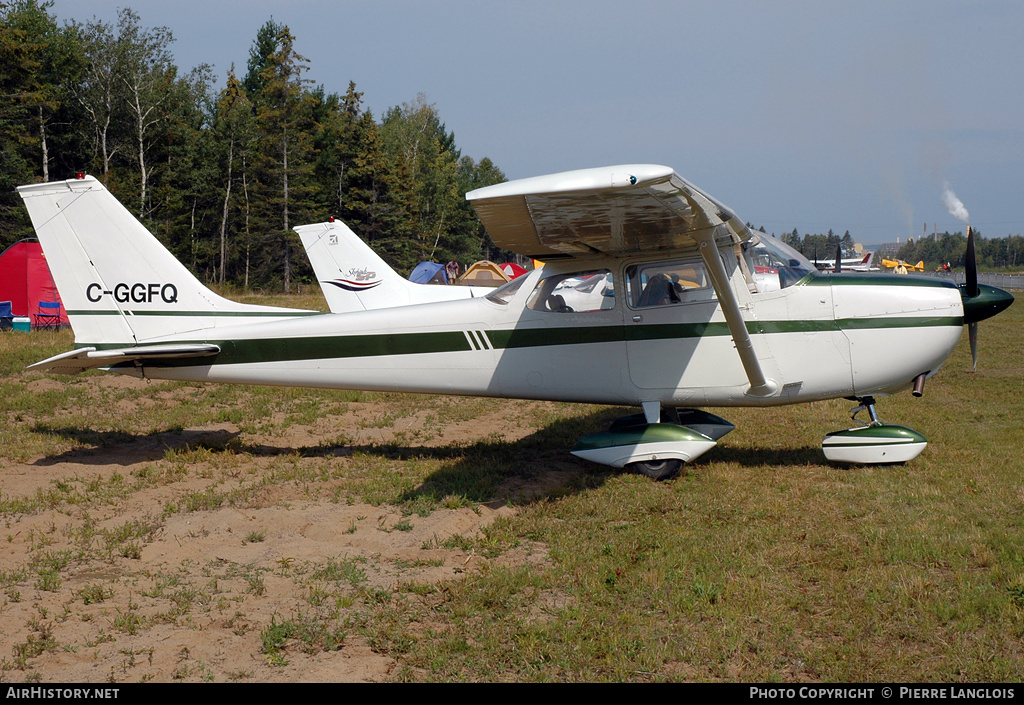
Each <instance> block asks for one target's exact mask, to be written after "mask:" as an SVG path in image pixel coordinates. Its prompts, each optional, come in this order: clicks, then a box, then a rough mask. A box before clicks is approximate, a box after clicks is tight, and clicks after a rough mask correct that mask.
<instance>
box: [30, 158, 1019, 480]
mask: <svg viewBox="0 0 1024 705" xmlns="http://www.w3.org/2000/svg"><path fill="white" fill-rule="evenodd" d="M18 190H19V193H20V194H21V196H22V197H23V199H24V201H25V204H26V206H27V208H28V211H29V214H30V216H31V218H32V223H33V225H34V226H35V229H36V232H37V234H38V236H39V240H40V242H41V243H42V246H43V249H44V251H45V253H46V257H47V261H48V263H49V265H50V269H51V270H52V272H53V275H54V279H55V281H56V282H57V286H58V289H59V291H60V295H61V298H62V299H63V301H64V303H65V306H66V307H67V310H68V316H69V318H70V320H71V325H72V327H73V328H74V331H75V344H76V349H74V350H72V351H69V352H66V353H63V354H60V355H57V356H55V357H52V358H49V359H47V360H44V361H42V362H39V363H36V364H34V365H32V366H31V369H37V370H44V371H51V372H58V373H77V372H81V371H83V370H87V369H91V368H102V369H105V370H107V371H109V372H115V373H121V374H130V375H134V376H139V377H147V378H158V379H179V380H198V381H207V382H235V383H248V384H269V385H286V386H309V387H326V388H343V389H361V390H388V391H403V392H416V393H430V394H457V395H477V396H495V397H517V398H525V399H548V400H556V401H573V402H591V403H599V404H616V405H634V406H638V407H640V408H641V409H642V412H643V413H642V414H638V415H635V416H630V417H626V418H623V419H619V420H618V421H616V422H615V423H613V424H612V426H611V428H609V429H608V430H607V431H604V432H601V433H596V434H592V435H590V436H586V437H584V438H582V439H580V441H579V443H578V444H577V445H576V447H575V448H574V449H573V453H574V454H576V455H577V456H579V457H582V458H586V459H590V460H593V461H596V462H599V463H604V464H607V465H611V466H614V467H629V468H631V469H634V470H637V471H639V472H642V473H644V474H646V475H648V476H651V477H654V478H657V479H661V478H665V477H669V476H671V475H673V474H675V473H676V472H678V470H679V468H680V464H681V463H682V462H686V461H689V460H692V459H693V458H695V457H697V456H698V455H700V454H701V453H703V452H705V451H706V450H708V449H709V448H711V447H713V446H714V445H715V442H716V441H717V440H718V439H719V438H720V437H721V436H722V435H724V434H725V433H727V432H728V431H729V430H731V428H732V425H731V424H729V422H727V421H725V420H724V419H721V418H720V417H718V416H715V415H713V414H710V413H708V412H705V411H700V410H698V409H696V408H692V407H709V406H710V407H728V406H776V405H782V404H792V403H800V402H807V401H814V400H821V399H830V398H836V397H843V398H849V399H851V400H853V401H855V402H857V404H858V407H857V408H856V409H855V410H854V417H855V418H856V414H857V413H859V412H860V411H861V410H865V409H866V410H867V411H868V412H869V415H870V417H871V421H870V422H867V423H865V424H864V425H862V426H861V427H858V428H853V429H847V430H844V431H838V432H836V433H832V434H829V435H828V436H826V438H825V440H824V442H823V444H822V446H823V449H824V452H825V455H826V457H827V458H829V459H832V460H836V461H841V462H882V463H891V462H902V461H906V460H910V459H912V458H914V457H916V456H917V455H918V454H919V453H920V452H921V450H922V449H923V448H924V445H925V439H924V437H923V436H921V435H920V434H918V433H916V432H915V431H912V430H910V429H906V428H904V427H901V426H891V425H886V424H882V423H880V422H879V421H878V418H877V415H876V413H875V399H874V397H875V396H881V395H887V394H892V393H895V392H899V391H902V390H905V389H908V388H911V387H913V388H914V390H915V393H919V392H920V391H921V389H922V387H923V384H924V380H925V379H926V378H927V377H928V376H930V375H932V374H934V373H935V372H936V370H938V368H939V366H940V365H941V364H942V362H943V361H944V360H945V359H946V358H947V357H948V356H949V354H950V353H951V352H952V350H953V348H954V346H955V345H956V343H957V340H958V339H959V337H960V330H961V327H962V326H963V325H964V324H969V325H970V327H971V329H972V339H973V337H974V336H973V333H974V329H975V328H976V323H977V321H979V320H982V319H984V318H987V317H989V316H992V315H995V314H996V313H998V312H999V311H1001V310H1002V309H1004V308H1005V307H1006V306H1008V305H1009V304H1010V303H1011V302H1012V300H1013V299H1012V297H1011V296H1010V295H1009V294H1007V293H1006V292H1003V291H1002V290H1000V289H996V288H994V287H987V286H979V285H978V284H977V277H976V274H974V275H973V279H972V275H971V272H970V271H969V272H968V275H969V276H968V283H967V284H966V285H965V286H963V287H961V288H957V287H956V286H955V285H952V284H949V283H947V282H945V281H941V280H933V279H928V278H923V277H922V278H915V277H906V276H886V275H867V274H850V275H826V274H821V273H818V272H817V271H816V270H815V268H814V266H813V265H811V264H810V263H809V262H808V261H807V260H806V259H804V258H803V257H802V256H800V255H799V254H798V253H796V252H795V251H792V250H790V249H789V248H787V247H785V246H783V245H782V244H781V243H779V242H777V241H774V240H773V239H772V238H767V237H764V236H763V235H761V234H758V233H754V232H752V231H751V230H750V229H749V228H748V227H746V226H745V225H744V224H743V222H742V221H741V220H740V219H739V218H738V217H736V215H735V214H734V213H733V212H732V211H731V210H729V209H728V208H727V207H725V206H724V205H722V204H721V203H719V202H718V201H716V200H715V199H713V198H711V197H710V196H708V195H707V194H705V193H703V192H702V191H700V190H699V189H697V188H696V187H695V186H693V185H692V184H690V183H689V182H687V181H685V180H684V179H682V178H681V177H680V176H678V175H677V174H676V173H675V172H674V171H673V170H672V169H669V168H667V167H662V166H652V165H628V166H617V167H610V168H600V169H586V170H581V171H573V172H566V173H562V174H553V175H549V176H541V177H536V178H530V179H522V180H518V181H512V182H508V183H504V184H498V185H495V186H489V187H486V188H483V189H478V190H476V191H473V192H470V193H469V194H467V198H468V199H469V200H470V201H471V202H472V203H473V205H474V207H475V208H476V211H477V213H478V214H479V216H480V219H481V220H482V222H483V223H484V225H485V227H486V228H487V230H488V232H489V233H490V235H491V237H492V239H493V240H494V242H495V243H496V244H497V245H498V246H500V247H502V248H505V249H509V250H513V251H516V252H519V253H521V254H524V255H527V256H530V257H533V258H535V259H540V260H543V261H544V262H545V263H546V264H545V266H544V267H543V268H541V269H538V270H535V271H533V272H531V273H530V274H529V275H527V276H522V277H519V278H517V279H514V280H512V281H511V282H509V283H508V284H506V285H504V286H502V287H499V288H497V289H495V290H493V291H491V292H489V293H487V295H485V296H483V297H475V296H474V297H473V298H462V299H460V300H454V301H437V302H433V303H420V304H416V303H410V304H409V305H400V306H389V307H386V308H371V309H369V310H352V311H351V312H349V313H331V314H321V313H318V312H315V311H303V310H295V309H285V308H275V307H267V306H252V305H244V304H239V303H236V302H233V301H229V300H227V299H224V298H222V297H220V296H218V295H216V294H214V293H213V292H212V291H210V290H209V289H207V288H206V287H205V286H204V285H203V284H202V283H201V282H199V280H198V279H196V277H195V276H193V275H192V274H191V273H190V272H189V271H188V270H187V269H186V268H185V267H184V266H182V265H181V264H180V263H179V262H178V261H177V260H176V259H175V258H174V257H173V256H172V255H171V254H170V253H169V252H168V251H167V250H166V249H165V248H164V247H163V246H162V245H161V244H160V243H159V242H158V241H157V240H156V238H154V237H153V236H152V235H151V234H150V233H149V232H148V231H147V230H146V229H145V228H144V227H143V226H142V224H141V223H139V222H138V221H137V220H136V219H135V218H134V217H133V216H132V215H131V214H130V213H129V212H128V211H127V210H126V209H125V208H124V207H123V206H122V205H121V204H120V203H119V202H118V201H117V200H116V199H115V198H114V197H113V196H111V195H110V194H109V193H108V192H107V191H106V189H104V188H103V186H102V185H101V184H100V183H99V182H98V181H96V180H95V179H93V178H91V177H85V178H81V179H73V180H69V181H62V182H54V183H46V184H36V185H30V186H22V187H20V188H19V189H18ZM972 242H973V241H972ZM969 254H970V251H969ZM595 278H599V279H595ZM352 281H353V282H354V283H356V284H359V285H361V287H362V288H364V289H365V288H366V287H367V286H369V285H371V284H372V281H371V279H366V280H365V281H358V280H352ZM585 282H594V283H595V286H593V287H588V286H585V285H583V284H584V283H585ZM597 282H600V285H599V286H598V285H596V284H597ZM581 285H583V286H581ZM357 288H359V287H357ZM353 308H355V307H353ZM361 308H365V306H361ZM908 330H911V331H913V333H914V334H913V335H910V336H908V335H905V333H906V331H908Z"/></svg>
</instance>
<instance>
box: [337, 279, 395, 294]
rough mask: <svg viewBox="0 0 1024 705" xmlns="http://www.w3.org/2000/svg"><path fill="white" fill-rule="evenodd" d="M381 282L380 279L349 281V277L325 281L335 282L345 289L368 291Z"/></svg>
mask: <svg viewBox="0 0 1024 705" xmlns="http://www.w3.org/2000/svg"><path fill="white" fill-rule="evenodd" d="M380 283H381V281H380V280H379V279H378V280H377V281H375V282H354V281H349V280H348V279H335V280H333V281H325V282H324V284H333V285H334V286H336V287H338V288H340V289H344V290H345V291H368V290H370V289H372V288H373V287H375V286H377V285H378V284H380Z"/></svg>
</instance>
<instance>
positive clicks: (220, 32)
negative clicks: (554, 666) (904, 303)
mask: <svg viewBox="0 0 1024 705" xmlns="http://www.w3.org/2000/svg"><path fill="white" fill-rule="evenodd" d="M126 5H127V6H130V7H132V8H133V9H134V10H135V11H136V12H137V13H138V14H139V16H140V18H141V22H142V25H143V26H145V27H167V28H169V29H170V30H171V32H172V33H173V36H174V39H175V41H174V44H173V45H172V50H173V53H174V56H175V60H176V63H177V64H178V66H179V67H180V68H181V69H182V70H183V71H187V70H189V69H191V68H193V67H195V66H197V65H199V64H203V63H206V64H210V65H212V67H213V70H214V72H215V74H216V76H217V77H218V79H219V80H220V82H221V83H220V85H223V81H224V77H225V76H226V74H227V71H228V69H229V68H230V67H231V65H232V64H234V65H235V68H236V72H237V73H238V74H239V75H240V76H241V75H244V74H245V65H246V62H247V60H248V57H249V49H250V47H251V46H252V43H253V39H254V38H255V36H256V32H257V30H258V29H259V28H260V27H261V26H262V25H263V24H264V23H266V22H267V21H268V20H269V19H271V18H273V19H274V20H276V21H277V22H280V23H283V24H286V25H287V26H288V27H289V29H290V30H291V32H292V34H293V35H294V36H295V39H296V42H295V49H296V51H297V52H298V53H299V54H301V55H303V56H305V57H306V58H307V59H309V67H310V70H309V72H308V75H307V77H308V78H310V79H311V80H313V81H314V82H315V83H317V84H320V85H323V86H324V88H325V89H326V90H327V91H328V92H336V93H344V92H345V91H346V90H347V88H348V85H349V82H350V81H352V82H355V85H356V90H358V91H361V92H362V93H363V100H364V105H365V107H366V108H367V109H369V110H371V111H372V112H373V114H374V116H375V117H377V118H378V119H379V118H380V117H381V115H383V113H384V112H385V111H386V110H387V109H388V108H390V107H392V106H396V105H401V104H402V103H407V102H412V101H414V100H415V99H416V97H417V95H418V94H421V93H422V94H423V95H424V96H425V97H426V100H427V102H429V103H433V104H434V105H435V106H436V108H437V110H438V112H439V114H440V116H441V119H442V120H443V121H444V123H445V125H446V127H447V129H448V130H450V131H452V132H453V133H454V135H455V142H456V145H457V146H458V147H459V148H460V149H461V150H462V154H463V155H468V156H471V157H473V158H474V159H476V160H480V159H482V158H483V157H488V158H490V159H491V160H492V161H493V162H494V163H495V164H496V165H497V166H498V167H499V168H500V169H501V170H502V171H503V172H504V173H505V174H506V176H508V178H509V179H517V178H525V177H530V176H537V175H541V174H548V173H554V172H559V171H567V170H570V169H581V168H588V167H597V166H608V165H614V164H637V163H653V164H663V165H666V166H670V167H672V168H673V169H675V171H676V172H677V173H679V174H680V175H681V176H683V177H684V178H686V179H687V180H688V181H690V182H691V183H693V184H695V185H697V186H698V187H699V188H701V189H703V190H704V191H706V192H707V193H709V194H710V195H712V196H714V197H715V198H716V199H718V200H719V201H721V202H723V203H725V204H727V205H728V206H729V207H730V208H731V209H732V210H733V211H734V212H735V213H736V214H737V215H739V217H740V218H742V219H743V220H746V221H748V222H750V223H752V224H753V225H754V226H755V227H757V226H764V228H765V229H766V230H767V231H768V232H775V233H778V234H781V233H783V232H789V231H791V230H792V229H793V228H796V229H797V230H798V231H799V232H800V233H801V234H803V233H808V232H810V233H824V232H827V231H828V230H829V229H831V230H833V231H835V232H836V233H837V234H840V235H841V234H843V233H844V232H845V231H847V230H849V231H850V233H851V235H853V237H854V239H855V240H857V241H859V242H863V243H866V244H877V243H884V242H894V241H896V240H897V238H898V239H899V240H900V241H901V242H903V241H905V240H906V239H907V238H908V237H915V238H916V237H920V236H921V235H922V234H924V232H925V229H927V232H928V233H931V232H932V231H933V230H934V229H936V228H937V229H938V231H939V232H940V233H941V232H943V231H946V230H948V231H950V232H956V231H963V230H964V227H965V226H964V224H963V223H962V222H961V220H958V219H957V218H955V217H954V216H953V215H952V214H951V213H950V211H951V210H953V209H951V208H949V207H947V202H951V201H950V200H949V198H948V193H946V198H945V199H944V193H945V192H946V191H947V190H949V191H952V192H954V193H955V195H956V197H957V199H958V200H959V201H960V202H961V203H962V204H963V206H964V208H965V209H966V211H967V212H968V214H969V218H970V223H971V225H973V226H974V227H975V228H977V229H978V230H979V231H980V232H981V234H982V235H983V236H988V237H999V236H1003V235H1006V234H1021V233H1024V173H1022V172H1024V81H1022V80H1021V76H1022V75H1024V41H1021V40H1020V36H1019V35H1020V32H1021V29H1022V28H1024V3H1020V2H1017V1H1016V0H974V1H969V0H963V1H959V0H917V1H909V0H907V1H904V0H881V1H878V0H858V2H855V3H854V2H838V1H835V2H832V1H829V0H815V1H811V0H806V1H805V0H793V1H788V0H777V1H774V2H772V1H769V0H762V1H760V2H754V1H741V0H704V2H699V3H698V2H688V1H687V0H664V1H662V0H631V1H630V2H621V1H619V2H606V1H604V0H547V1H546V2H542V1H535V0H502V1H500V2H499V1H496V0H421V1H419V2H413V1H412V0H361V1H359V2H349V1H348V0H173V1H171V0H119V1H114V0H55V1H54V3H53V6H52V8H51V12H53V13H54V14H55V15H56V16H57V18H58V20H60V21H67V20H75V21H77V22H86V21H88V20H91V19H93V18H98V19H100V20H103V21H106V22H109V23H115V22H116V18H117V8H119V7H123V6H126Z"/></svg>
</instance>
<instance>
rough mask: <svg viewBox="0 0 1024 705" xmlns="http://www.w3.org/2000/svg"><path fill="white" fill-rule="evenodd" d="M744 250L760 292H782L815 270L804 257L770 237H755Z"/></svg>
mask: <svg viewBox="0 0 1024 705" xmlns="http://www.w3.org/2000/svg"><path fill="white" fill-rule="evenodd" d="M744 249H745V251H746V252H745V255H746V257H747V258H748V263H749V266H750V269H751V271H752V272H753V276H754V282H755V283H756V285H757V290H758V291H759V292H764V291H776V290H778V289H785V288H786V287H788V286H793V285H794V284H796V283H797V282H798V281H800V280H801V279H803V278H804V277H806V276H807V275H808V274H811V275H813V274H815V273H816V272H817V271H818V270H817V269H816V268H815V267H814V265H813V264H811V263H810V261H808V259H807V258H806V257H804V256H803V255H802V254H800V253H799V252H797V251H796V250H794V249H793V248H792V247H790V246H789V245H787V244H786V243H784V242H782V241H781V240H777V239H775V238H773V237H766V236H764V235H755V236H754V238H753V239H752V240H750V242H748V243H747V244H746V245H745V246H744Z"/></svg>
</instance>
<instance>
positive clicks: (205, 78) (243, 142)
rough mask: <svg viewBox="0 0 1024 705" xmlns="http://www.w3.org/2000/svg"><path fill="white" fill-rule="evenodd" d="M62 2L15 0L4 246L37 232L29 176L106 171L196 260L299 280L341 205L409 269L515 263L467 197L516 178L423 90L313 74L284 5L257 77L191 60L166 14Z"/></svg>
mask: <svg viewBox="0 0 1024 705" xmlns="http://www.w3.org/2000/svg"><path fill="white" fill-rule="evenodd" d="M51 8H52V3H50V2H41V1H40V0H17V1H13V2H8V3H6V4H0V250H2V249H4V248H6V247H7V246H9V245H10V244H12V243H14V242H16V241H17V240H19V239H22V238H26V237H32V236H33V231H32V227H31V224H30V222H29V220H28V216H27V213H26V212H25V209H24V207H23V205H22V204H21V199H20V198H19V197H18V196H17V194H16V193H15V191H14V187H15V186H18V185H21V184H27V183H33V182H38V181H53V180H58V179H67V178H73V177H74V176H75V174H76V173H78V172H88V173H90V174H92V175H94V176H96V177H97V178H98V179H100V180H101V181H102V182H103V183H104V184H105V185H106V187H107V188H108V189H109V190H110V191H111V193H113V194H114V195H115V196H116V197H117V198H118V199H119V200H120V201H121V202H122V203H123V204H124V205H125V206H126V207H127V208H128V209H129V210H131V211H132V212H133V213H134V214H135V215H136V216H137V217H138V218H139V219H140V220H141V221H142V222H143V223H144V224H145V225H146V226H147V227H148V228H149V229H150V231H151V232H153V233H154V234H155V235H156V236H157V237H158V238H160V240H161V241H162V242H163V243H164V244H165V245H167V247H168V248H169V249H170V250H171V251H172V252H174V254H175V255H176V256H177V257H178V258H179V259H180V260H181V261H182V262H183V263H185V264H186V265H188V266H190V268H191V269H192V271H193V272H195V273H196V274H197V275H199V276H200V277H203V278H205V279H206V280H207V281H209V282H214V283H219V284H223V285H227V286H234V287H239V288H246V289H252V288H261V289H271V290H284V291H285V292H288V291H290V290H292V288H293V286H294V285H295V284H296V283H297V282H303V281H311V280H312V272H311V269H310V267H309V263H308V260H307V259H306V257H305V255H304V254H303V253H302V247H301V243H300V242H299V240H298V236H297V235H296V234H295V233H294V232H293V231H292V227H294V226H295V225H300V224H304V223H310V222H319V221H323V220H326V219H327V218H328V216H332V215H333V216H336V217H338V218H340V219H341V220H343V221H344V222H346V223H347V224H348V225H349V226H350V227H351V228H352V229H353V230H354V231H355V232H356V233H357V234H359V235H360V236H362V237H363V238H364V239H365V240H367V241H368V242H369V243H370V245H371V247H373V248H374V249H375V250H376V251H377V252H378V253H379V254H381V256H383V257H384V258H385V259H386V260H387V261H388V262H389V263H390V264H391V265H392V266H394V267H395V268H396V269H398V270H399V271H402V272H408V271H409V270H411V269H412V268H413V267H414V266H415V265H416V264H417V263H419V262H420V261H422V260H424V259H431V260H434V261H449V260H452V259H455V260H458V261H459V262H462V263H468V262H473V261H476V260H479V259H495V260H505V259H508V258H511V257H512V255H511V253H507V252H502V251H500V250H498V249H497V248H496V247H495V246H494V244H493V242H491V240H490V238H489V237H488V236H487V233H486V231H485V230H484V229H483V227H482V226H481V224H480V222H479V220H478V219H477V218H476V215H475V213H474V212H473V209H472V207H471V206H470V205H469V204H468V203H467V202H466V200H465V198H464V194H465V193H466V192H467V191H470V190H472V189H475V188H479V187H481V186H487V185H490V184H494V183H500V182H502V181H505V175H504V174H503V173H502V172H501V170H500V169H499V168H498V167H497V166H496V165H495V164H493V163H492V162H491V160H490V159H487V158H486V157H485V158H483V159H480V160H479V161H476V160H474V159H473V158H472V157H469V156H465V155H462V153H461V151H460V150H459V148H458V147H457V146H456V143H455V136H454V134H453V133H452V132H451V131H449V130H448V129H447V128H446V127H445V124H444V123H443V122H442V120H441V119H440V116H439V113H438V110H437V108H436V106H435V105H433V104H431V103H429V102H428V101H427V99H426V98H425V97H424V96H423V95H419V96H416V97H415V98H414V99H413V100H411V101H409V102H407V103H403V104H402V105H400V106H395V107H392V108H390V109H388V110H387V111H385V113H384V115H383V116H382V117H381V118H380V119H379V120H378V119H376V118H375V117H374V116H373V115H372V114H371V112H370V111H369V110H368V109H367V108H366V107H365V106H364V104H363V98H362V95H363V94H362V93H361V92H360V91H358V90H356V86H355V83H354V82H350V83H349V85H348V89H347V91H346V92H345V93H344V94H339V93H331V92H328V91H327V90H326V89H325V88H324V87H323V86H320V85H315V84H314V83H313V82H312V81H311V80H310V79H309V78H308V77H307V76H308V71H309V68H310V67H309V61H308V60H307V59H306V58H304V57H303V56H302V55H301V54H299V53H298V51H297V50H296V47H295V41H296V40H295V37H294V36H293V35H292V34H291V32H290V30H289V28H288V26H287V25H285V24H282V23H279V22H276V21H275V20H273V19H271V20H268V21H267V22H266V23H265V24H264V25H263V26H262V27H261V28H260V29H259V30H258V32H257V34H256V37H255V38H254V39H253V43H252V47H251V49H250V51H249V57H248V60H247V62H246V65H245V72H244V74H242V75H239V74H238V73H236V70H235V67H234V65H232V67H231V69H230V70H229V71H228V72H227V75H226V77H225V79H224V85H223V87H222V88H219V89H217V88H216V87H215V85H216V79H215V76H214V74H213V71H212V69H211V68H210V67H209V66H207V65H200V66H197V67H195V68H193V69H191V70H189V71H183V70H182V69H180V68H179V67H178V66H177V65H176V64H175V63H174V59H173V56H172V53H171V45H172V43H173V36H172V34H171V32H170V31H169V30H168V29H167V28H164V27H157V28H150V27H145V26H144V25H143V24H142V22H141V19H140V17H139V15H138V14H137V13H135V12H134V11H133V10H131V9H129V8H123V9H121V10H120V11H119V12H118V16H117V21H116V23H113V24H111V23H107V22H103V21H101V20H98V19H93V20H90V21H87V22H84V23H80V22H76V21H73V20H70V21H65V22H63V23H60V22H58V20H57V18H56V17H55V16H54V14H53V13H52V12H51Z"/></svg>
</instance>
